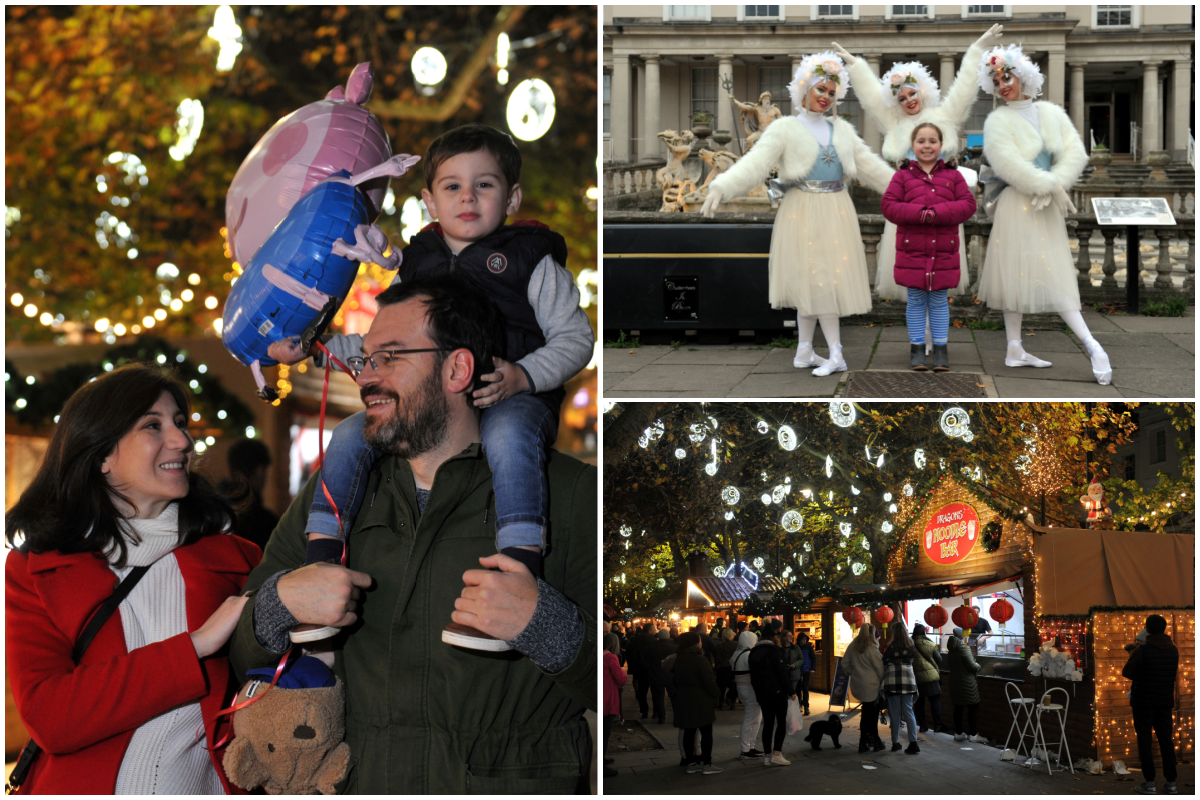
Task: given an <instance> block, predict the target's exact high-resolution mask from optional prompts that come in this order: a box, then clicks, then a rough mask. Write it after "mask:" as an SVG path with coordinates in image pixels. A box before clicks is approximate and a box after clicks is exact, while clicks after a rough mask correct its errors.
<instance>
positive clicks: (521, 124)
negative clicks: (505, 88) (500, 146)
mask: <svg viewBox="0 0 1200 800" xmlns="http://www.w3.org/2000/svg"><path fill="white" fill-rule="evenodd" d="M507 118H508V128H509V130H511V131H512V134H513V136H516V137H517V138H518V139H521V140H522V141H526V142H532V141H534V140H535V139H540V138H542V137H543V136H545V135H546V132H547V131H549V130H550V126H551V125H552V124H553V123H554V91H553V90H552V89H551V88H550V85H549V84H548V83H546V82H545V81H543V80H542V79H541V78H529V79H527V80H523V81H521V82H520V83H518V84H517V88H516V89H513V93H512V94H511V95H509V98H508V114H507Z"/></svg>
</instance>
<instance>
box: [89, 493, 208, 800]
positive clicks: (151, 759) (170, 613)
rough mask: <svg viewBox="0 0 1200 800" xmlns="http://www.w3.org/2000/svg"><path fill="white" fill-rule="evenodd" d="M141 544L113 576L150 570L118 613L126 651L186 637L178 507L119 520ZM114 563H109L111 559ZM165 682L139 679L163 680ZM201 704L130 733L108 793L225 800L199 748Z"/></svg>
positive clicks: (201, 741)
mask: <svg viewBox="0 0 1200 800" xmlns="http://www.w3.org/2000/svg"><path fill="white" fill-rule="evenodd" d="M125 523H126V524H128V526H129V527H130V528H132V529H133V530H134V531H135V532H136V533H137V536H138V538H140V539H141V541H140V542H139V543H138V544H136V545H134V544H132V543H131V546H130V547H129V557H128V565H127V566H125V567H123V568H121V569H117V568H116V567H113V566H112V565H111V564H110V565H109V566H110V568H111V569H112V571H113V572H115V573H116V574H117V576H118V577H119V578H121V579H124V578H125V576H126V575H128V574H129V572H130V570H132V569H133V568H134V567H145V566H149V567H150V569H149V570H148V571H147V572H146V574H145V575H143V576H142V579H141V581H139V582H138V585H137V586H135V587H134V588H133V591H132V592H130V593H129V596H128V597H126V598H125V599H124V600H123V601H122V602H121V605H120V606H118V607H117V608H118V610H119V611H120V612H121V626H122V627H123V628H124V629H125V646H126V648H127V649H128V650H130V651H133V650H135V649H137V648H139V647H145V646H146V645H148V644H152V643H154V642H161V641H163V640H164V639H169V638H171V637H172V636H175V635H177V634H180V633H186V632H187V629H188V626H187V588H186V587H185V586H184V583H183V575H182V574H181V573H180V572H179V564H178V562H177V561H176V560H175V554H174V553H173V552H172V551H173V550H174V549H175V548H176V547H177V546H178V537H179V508H178V505H177V504H175V503H172V504H171V505H169V506H167V510H166V511H164V512H163V513H162V515H161V516H160V517H158V518H157V519H130V520H125ZM112 557H113V556H110V559H111V558H112ZM170 679H171V676H170V675H157V676H146V680H170ZM112 688H113V691H122V692H129V693H136V692H137V691H138V687H137V686H114V687H112ZM203 724H204V718H203V715H202V714H201V711H200V703H199V702H195V703H188V704H186V705H182V706H178V707H176V708H172V709H170V710H168V711H164V712H163V713H161V714H159V715H158V716H156V717H153V718H151V719H150V720H148V721H147V722H146V723H145V724H143V725H142V726H141V727H139V728H138V729H137V730H136V731H134V734H133V739H132V740H131V741H130V742H129V748H128V749H127V750H126V751H125V757H124V759H122V760H121V770H120V772H119V773H118V775H117V786H116V789H115V790H114V794H180V795H189V794H224V793H225V788H224V787H223V786H222V785H221V779H220V777H219V776H218V775H217V770H216V768H215V767H214V766H213V763H212V759H211V758H210V757H209V755H208V752H207V751H206V750H205V749H204V747H203V745H204V741H205V736H204V731H203V730H201V732H200V737H199V739H197V738H196V729H197V728H200V727H201V726H203Z"/></svg>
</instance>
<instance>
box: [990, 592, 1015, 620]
mask: <svg viewBox="0 0 1200 800" xmlns="http://www.w3.org/2000/svg"><path fill="white" fill-rule="evenodd" d="M988 613H989V614H991V616H992V619H994V620H996V622H999V623H1000V624H1001V625H1003V624H1004V623H1006V622H1008V621H1009V620H1010V619H1012V615H1013V607H1012V603H1010V602H1008V601H1007V600H1005V599H1003V598H1001V599H1000V600H997V601H996V602H994V603H992V607H991V608H990V609H988Z"/></svg>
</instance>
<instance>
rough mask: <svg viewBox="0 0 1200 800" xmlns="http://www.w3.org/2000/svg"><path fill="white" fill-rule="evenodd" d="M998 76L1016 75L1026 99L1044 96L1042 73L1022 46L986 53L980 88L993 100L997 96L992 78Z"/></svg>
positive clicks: (981, 71)
mask: <svg viewBox="0 0 1200 800" xmlns="http://www.w3.org/2000/svg"><path fill="white" fill-rule="evenodd" d="M996 75H1004V76H1006V77H1007V76H1010V75H1016V76H1017V80H1019V81H1020V82H1021V94H1022V95H1023V96H1025V97H1028V98H1030V99H1036V98H1037V97H1039V96H1040V95H1041V94H1042V82H1043V80H1044V79H1043V77H1042V71H1041V70H1040V69H1038V66H1037V64H1035V63H1033V62H1032V61H1030V59H1029V56H1027V55H1025V53H1024V52H1023V51H1022V50H1021V46H1020V45H1017V44H1010V45H1008V46H1007V47H994V48H992V49H991V50H989V51H988V52H986V53H984V55H983V62H982V63H981V64H980V65H979V76H978V81H979V88H980V89H982V90H983V92H984V93H985V94H990V95H992V97H993V98H994V97H995V96H996V89H995V87H994V86H992V78H993V77H995V76H996Z"/></svg>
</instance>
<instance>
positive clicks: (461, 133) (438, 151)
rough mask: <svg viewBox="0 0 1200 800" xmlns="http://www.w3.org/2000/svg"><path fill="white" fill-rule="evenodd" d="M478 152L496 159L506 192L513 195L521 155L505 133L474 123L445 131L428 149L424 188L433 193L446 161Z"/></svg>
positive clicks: (519, 176)
mask: <svg viewBox="0 0 1200 800" xmlns="http://www.w3.org/2000/svg"><path fill="white" fill-rule="evenodd" d="M479 150H486V151H487V152H488V153H490V154H491V155H492V157H493V158H495V159H496V163H497V164H499V165H500V170H501V172H503V173H504V181H505V183H507V184H508V186H507V187H506V188H507V189H508V190H509V191H512V187H514V186H516V185H517V183H518V182H519V181H520V180H521V151H520V150H518V149H517V145H516V143H514V142H513V139H512V137H511V136H509V135H508V134H507V133H504V132H503V131H498V130H496V129H495V128H493V127H491V126H488V125H480V124H479V123H477V122H473V123H471V124H470V125H462V126H460V127H458V128H455V129H454V130H450V131H446V132H445V133H443V134H442V135H441V136H439V137H438V138H436V139H434V140H433V143H432V144H430V145H429V149H428V150H427V151H425V160H424V162H423V169H424V171H425V188H426V189H428V190H429V191H431V192H432V191H433V181H434V178H436V177H437V171H438V167H440V166H441V165H442V163H443V162H445V161H446V159H449V158H454V157H455V156H457V155H462V154H463V153H474V152H477V151H479Z"/></svg>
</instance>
